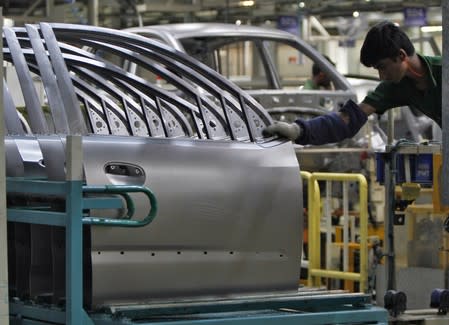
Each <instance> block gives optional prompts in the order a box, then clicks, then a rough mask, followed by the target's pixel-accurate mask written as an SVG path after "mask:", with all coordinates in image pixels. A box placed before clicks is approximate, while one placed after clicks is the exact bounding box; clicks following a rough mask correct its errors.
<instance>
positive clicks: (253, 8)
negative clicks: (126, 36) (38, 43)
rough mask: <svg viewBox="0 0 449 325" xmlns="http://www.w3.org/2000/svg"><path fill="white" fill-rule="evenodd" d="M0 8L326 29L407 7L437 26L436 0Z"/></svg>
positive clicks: (74, 16)
mask: <svg viewBox="0 0 449 325" xmlns="http://www.w3.org/2000/svg"><path fill="white" fill-rule="evenodd" d="M0 6H2V7H3V15H4V16H5V17H7V18H11V19H12V20H13V21H14V23H15V24H16V25H20V24H23V23H32V22H37V21H44V20H45V21H59V22H73V23H86V24H87V23H91V24H97V25H99V26H105V27H113V28H125V27H131V26H137V25H150V24H161V23H170V22H192V21H218V22H235V21H236V20H240V21H241V22H242V23H251V24H262V23H264V22H266V21H270V20H276V19H277V17H279V16H282V15H297V16H301V15H302V16H311V15H313V16H314V17H316V18H318V19H319V20H320V21H321V22H322V23H323V25H324V26H326V25H328V26H332V25H333V24H335V21H336V18H337V17H352V15H353V14H354V11H358V12H359V14H360V17H361V18H366V19H367V20H370V21H371V20H376V19H380V18H383V19H385V17H387V18H388V17H389V16H388V15H395V14H402V12H403V10H404V9H405V8H410V7H411V8H426V10H427V11H428V12H429V14H428V23H429V24H441V0H438V1H437V0H410V1H400V0H352V1H350V0H304V1H300V0H295V1H292V0H276V1H275V0H2V1H0ZM376 14H377V16H376ZM391 17H394V16H391Z"/></svg>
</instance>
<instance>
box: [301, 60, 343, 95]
mask: <svg viewBox="0 0 449 325" xmlns="http://www.w3.org/2000/svg"><path fill="white" fill-rule="evenodd" d="M324 57H325V58H326V59H327V60H328V61H329V62H330V63H332V65H335V64H334V63H333V62H332V61H331V60H330V59H329V58H328V57H327V56H326V55H324ZM302 89H305V90H330V89H332V82H331V79H330V78H329V76H328V75H327V74H326V73H325V72H324V71H322V70H321V68H320V67H319V65H318V64H317V63H316V62H314V63H313V65H312V77H311V78H310V79H307V80H306V82H305V83H304V85H303V87H302Z"/></svg>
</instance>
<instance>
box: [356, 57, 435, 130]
mask: <svg viewBox="0 0 449 325" xmlns="http://www.w3.org/2000/svg"><path fill="white" fill-rule="evenodd" d="M418 57H419V58H420V59H421V61H422V62H424V63H425V66H426V68H427V71H428V73H429V76H430V84H431V85H430V87H429V88H428V89H427V90H426V91H424V92H423V91H421V90H418V89H417V88H416V86H415V84H414V82H413V80H412V79H410V78H409V77H404V78H402V80H401V81H400V82H398V83H393V82H391V81H382V82H381V83H380V84H379V85H378V86H377V87H376V89H375V90H374V91H372V92H370V93H368V95H367V96H366V97H365V99H364V100H363V101H362V102H363V103H366V104H368V105H371V106H372V107H374V108H375V109H376V113H378V114H383V113H384V112H385V111H386V110H388V109H390V108H394V107H400V106H409V107H410V108H413V109H417V110H418V111H420V112H422V113H423V114H424V115H426V116H428V117H430V118H431V119H432V120H434V121H435V122H436V123H438V125H439V126H440V127H441V124H442V123H441V113H442V112H441V101H442V99H441V70H442V69H441V62H442V60H441V57H440V56H422V55H418Z"/></svg>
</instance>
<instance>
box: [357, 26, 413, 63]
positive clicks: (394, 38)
mask: <svg viewBox="0 0 449 325" xmlns="http://www.w3.org/2000/svg"><path fill="white" fill-rule="evenodd" d="M400 49H403V50H404V51H405V53H407V55H408V56H411V55H413V54H414V53H415V48H414V47H413V44H412V42H411V41H410V39H409V38H408V36H407V35H406V34H405V33H404V32H403V31H402V30H401V29H400V28H399V27H398V26H396V25H395V24H393V23H392V22H389V21H383V22H381V23H378V24H376V25H374V26H373V27H371V29H370V30H369V31H368V34H366V37H365V41H364V42H363V45H362V48H361V50H360V62H362V64H363V65H364V66H366V67H372V66H373V65H375V64H377V62H379V61H380V60H382V59H386V58H391V59H394V58H396V57H397V56H398V55H399V50H400Z"/></svg>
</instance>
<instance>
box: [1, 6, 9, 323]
mask: <svg viewBox="0 0 449 325" xmlns="http://www.w3.org/2000/svg"><path fill="white" fill-rule="evenodd" d="M0 26H3V13H2V8H0ZM1 42H2V40H0V45H2V48H3V44H1ZM0 62H3V51H1V52H0ZM0 70H1V71H0V84H1V85H0V86H1V88H0V89H3V69H0ZM3 111H4V108H3V92H2V91H0V116H3V115H4V112H3ZM6 227H7V222H6V179H5V124H4V123H0V324H8V323H9V304H8V288H9V286H8V240H7V238H8V234H7V230H6Z"/></svg>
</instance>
